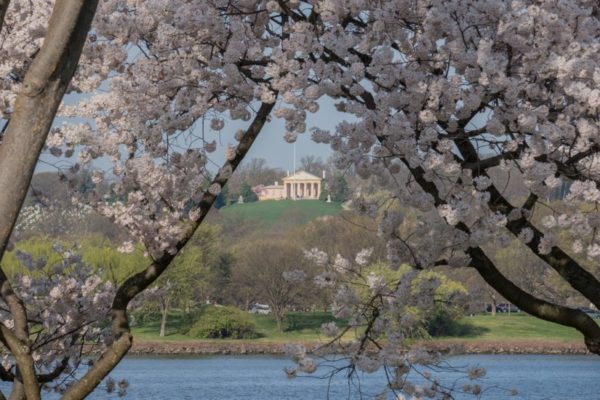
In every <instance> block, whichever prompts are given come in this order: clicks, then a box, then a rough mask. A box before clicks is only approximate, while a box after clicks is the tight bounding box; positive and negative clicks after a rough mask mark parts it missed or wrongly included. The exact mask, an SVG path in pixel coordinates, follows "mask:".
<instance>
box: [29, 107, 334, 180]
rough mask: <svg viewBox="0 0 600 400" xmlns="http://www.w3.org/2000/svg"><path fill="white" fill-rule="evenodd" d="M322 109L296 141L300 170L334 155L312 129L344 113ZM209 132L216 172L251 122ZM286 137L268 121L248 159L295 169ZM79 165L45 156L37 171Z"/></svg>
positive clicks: (279, 124) (281, 125) (278, 124)
mask: <svg viewBox="0 0 600 400" xmlns="http://www.w3.org/2000/svg"><path fill="white" fill-rule="evenodd" d="M78 97H79V96H77V95H70V96H67V97H65V102H66V103H67V104H73V103H76V102H77V101H78ZM319 104H320V110H319V111H318V112H317V113H316V114H308V119H307V128H308V129H307V131H306V133H304V134H301V135H298V139H297V140H296V144H295V147H296V169H298V168H299V165H300V159H301V158H302V157H304V156H307V155H312V156H316V157H320V158H322V159H323V160H324V161H325V160H326V159H327V158H328V157H329V156H330V155H331V154H332V151H331V148H330V147H329V145H326V144H317V143H315V142H313V141H312V140H311V133H310V130H309V129H310V128H311V127H319V128H321V129H329V130H333V129H334V128H335V126H336V125H337V124H338V123H339V122H340V121H341V118H342V114H340V113H339V112H337V111H336V110H335V108H334V106H333V101H332V100H330V99H323V100H322V101H320V102H319ZM55 124H62V120H61V119H60V118H57V120H56V121H55ZM205 124H206V125H205V129H206V134H205V135H206V140H207V141H212V140H213V139H215V140H216V141H217V144H218V147H217V151H215V152H214V153H212V154H210V159H211V160H212V161H213V163H212V164H211V165H210V166H209V169H210V170H212V171H215V170H216V166H215V164H219V165H221V164H222V163H223V161H224V159H225V156H224V153H225V149H226V147H227V145H228V144H235V143H236V141H235V139H234V138H233V136H234V134H235V132H236V131H237V130H238V129H240V128H244V127H247V126H248V124H249V122H238V121H229V122H227V123H226V125H225V128H224V129H223V130H222V131H221V132H219V133H217V132H214V131H211V130H210V128H209V127H210V120H208V119H207V120H206V122H205ZM197 125H198V126H197V128H196V129H201V122H198V123H197ZM284 134H285V122H284V120H283V119H279V118H274V117H273V118H272V119H271V121H270V122H268V123H267V124H266V125H265V127H264V129H263V130H262V132H261V133H260V135H259V136H258V138H257V140H256V141H255V143H254V145H253V146H252V149H251V150H250V152H249V153H248V155H247V156H246V160H249V159H251V158H264V159H265V160H266V161H267V165H269V166H270V167H278V168H281V169H283V170H289V171H292V170H293V165H294V157H293V154H294V145H293V144H290V143H287V142H286V141H285V140H284V138H283V137H284ZM75 162H76V157H75V156H73V158H71V159H58V160H57V159H56V158H55V157H53V156H51V155H49V154H42V156H41V162H40V163H39V164H38V167H37V169H36V170H37V171H38V172H41V171H53V170H56V169H55V168H54V167H53V166H52V165H50V164H56V165H59V166H61V167H63V168H64V167H65V166H68V165H71V164H73V163H75ZM94 167H95V168H100V169H104V170H108V169H109V168H110V165H109V163H108V162H107V161H106V160H104V161H98V160H96V161H95V162H94Z"/></svg>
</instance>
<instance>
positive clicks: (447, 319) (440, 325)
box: [426, 305, 464, 337]
mask: <svg viewBox="0 0 600 400" xmlns="http://www.w3.org/2000/svg"><path fill="white" fill-rule="evenodd" d="M461 316H462V314H461V312H460V309H459V308H458V307H445V306H439V305H438V306H436V307H435V308H434V309H433V310H432V311H431V313H430V314H429V315H427V317H426V324H427V333H429V335H431V336H432V337H439V336H454V335H458V334H460V333H461V331H462V330H463V329H464V327H463V326H462V324H460V323H459V322H458V320H459V319H460V317H461Z"/></svg>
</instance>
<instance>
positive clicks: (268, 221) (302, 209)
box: [219, 200, 342, 226]
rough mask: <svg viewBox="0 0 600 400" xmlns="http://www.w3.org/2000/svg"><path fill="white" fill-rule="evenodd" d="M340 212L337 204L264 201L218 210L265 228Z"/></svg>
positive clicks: (309, 201)
mask: <svg viewBox="0 0 600 400" xmlns="http://www.w3.org/2000/svg"><path fill="white" fill-rule="evenodd" d="M340 211H342V206H341V205H340V204H339V203H326V202H324V201H319V200H299V201H294V200H265V201H256V202H254V203H245V204H232V205H230V206H227V207H223V208H221V209H220V210H219V212H220V213H221V214H223V216H225V217H232V218H243V219H248V220H254V221H259V222H260V223H262V224H264V225H267V226H270V225H274V224H280V223H281V222H282V221H291V222H294V223H296V224H304V223H307V222H309V221H311V220H313V219H315V218H317V217H321V216H324V215H336V214H338V213H339V212H340Z"/></svg>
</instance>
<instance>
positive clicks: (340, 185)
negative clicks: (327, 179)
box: [329, 174, 350, 202]
mask: <svg viewBox="0 0 600 400" xmlns="http://www.w3.org/2000/svg"><path fill="white" fill-rule="evenodd" d="M329 192H330V193H331V200H333V201H335V202H342V201H346V200H348V197H349V196H350V188H349V187H348V182H346V178H344V176H343V175H341V174H336V175H334V177H333V179H331V184H330V186H329Z"/></svg>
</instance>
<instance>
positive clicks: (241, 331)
mask: <svg viewBox="0 0 600 400" xmlns="http://www.w3.org/2000/svg"><path fill="white" fill-rule="evenodd" d="M187 334H188V336H191V337H195V338H204V339H224V338H230V339H251V338H255V337H257V336H258V335H257V333H256V325H255V324H254V322H252V320H251V319H250V316H249V315H248V314H246V313H245V312H243V311H242V310H240V309H238V308H235V307H214V306H212V307H206V308H204V309H203V310H202V313H201V315H200V318H199V319H198V320H197V321H196V322H195V323H194V325H192V327H191V328H190V330H189V331H188V333H187Z"/></svg>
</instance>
